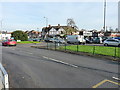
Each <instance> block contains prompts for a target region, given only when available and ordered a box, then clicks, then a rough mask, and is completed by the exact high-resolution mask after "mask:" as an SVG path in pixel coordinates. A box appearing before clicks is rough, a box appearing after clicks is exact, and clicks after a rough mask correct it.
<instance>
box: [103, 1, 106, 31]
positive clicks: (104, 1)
mask: <svg viewBox="0 0 120 90" xmlns="http://www.w3.org/2000/svg"><path fill="white" fill-rule="evenodd" d="M103 28H104V32H106V0H104V27H103Z"/></svg>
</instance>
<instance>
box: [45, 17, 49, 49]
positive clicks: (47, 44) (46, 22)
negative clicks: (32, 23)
mask: <svg viewBox="0 0 120 90" xmlns="http://www.w3.org/2000/svg"><path fill="white" fill-rule="evenodd" d="M44 18H45V19H46V29H47V26H48V18H47V17H44ZM47 32H48V35H47V40H48V36H49V31H47ZM47 49H48V42H47Z"/></svg>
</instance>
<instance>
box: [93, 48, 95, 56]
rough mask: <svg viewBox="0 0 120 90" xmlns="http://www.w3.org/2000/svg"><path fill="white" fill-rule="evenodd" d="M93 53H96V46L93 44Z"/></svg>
mask: <svg viewBox="0 0 120 90" xmlns="http://www.w3.org/2000/svg"><path fill="white" fill-rule="evenodd" d="M93 55H95V46H93Z"/></svg>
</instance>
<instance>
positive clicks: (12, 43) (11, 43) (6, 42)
mask: <svg viewBox="0 0 120 90" xmlns="http://www.w3.org/2000/svg"><path fill="white" fill-rule="evenodd" d="M2 45H3V46H16V45H17V42H16V41H15V40H14V39H8V40H4V41H3V42H2Z"/></svg>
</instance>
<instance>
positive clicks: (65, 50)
mask: <svg viewBox="0 0 120 90" xmlns="http://www.w3.org/2000/svg"><path fill="white" fill-rule="evenodd" d="M65 51H66V43H65Z"/></svg>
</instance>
